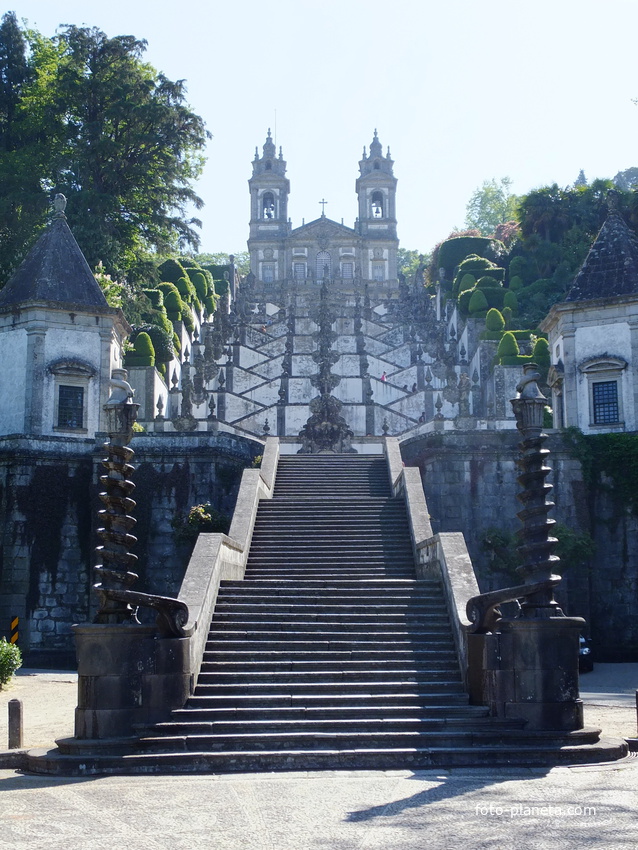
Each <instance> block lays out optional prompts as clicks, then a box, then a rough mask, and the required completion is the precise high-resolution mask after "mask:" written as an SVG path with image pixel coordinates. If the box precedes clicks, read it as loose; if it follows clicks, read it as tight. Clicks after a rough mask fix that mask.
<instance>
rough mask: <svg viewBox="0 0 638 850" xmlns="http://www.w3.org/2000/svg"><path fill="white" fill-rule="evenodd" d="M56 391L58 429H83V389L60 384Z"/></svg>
mask: <svg viewBox="0 0 638 850" xmlns="http://www.w3.org/2000/svg"><path fill="white" fill-rule="evenodd" d="M58 391H59V395H58V428H64V429H69V430H77V429H78V428H83V427H84V387H78V386H66V385H65V384H60V386H59V388H58Z"/></svg>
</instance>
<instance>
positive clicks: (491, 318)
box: [485, 307, 505, 331]
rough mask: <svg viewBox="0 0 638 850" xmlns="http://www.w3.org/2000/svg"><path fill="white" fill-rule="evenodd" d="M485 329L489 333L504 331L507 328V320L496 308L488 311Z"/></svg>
mask: <svg viewBox="0 0 638 850" xmlns="http://www.w3.org/2000/svg"><path fill="white" fill-rule="evenodd" d="M485 327H486V329H487V330H488V331H502V330H504V328H505V319H504V318H503V315H502V313H501V312H500V311H499V310H497V309H496V308H495V307H492V308H491V309H490V310H488V311H487V316H486V317H485Z"/></svg>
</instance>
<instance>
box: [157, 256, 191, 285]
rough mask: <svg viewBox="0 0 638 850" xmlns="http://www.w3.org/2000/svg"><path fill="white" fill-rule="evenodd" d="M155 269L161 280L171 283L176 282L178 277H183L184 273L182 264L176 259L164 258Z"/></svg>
mask: <svg viewBox="0 0 638 850" xmlns="http://www.w3.org/2000/svg"><path fill="white" fill-rule="evenodd" d="M157 270H158V272H159V274H160V277H161V278H162V280H168V281H170V282H171V283H177V281H178V280H179V279H180V277H184V275H185V274H186V271H185V269H184V266H183V265H182V264H181V263H178V262H177V260H166V261H165V262H163V263H162V264H161V265H160V266H159V267H158V269H157Z"/></svg>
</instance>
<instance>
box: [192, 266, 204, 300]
mask: <svg viewBox="0 0 638 850" xmlns="http://www.w3.org/2000/svg"><path fill="white" fill-rule="evenodd" d="M190 277H191V282H192V284H193V286H194V287H195V292H196V293H197V297H198V298H199V300H200V301H201V302H202V303H203V302H204V299H205V298H206V296H207V295H208V281H207V280H206V275H205V274H204V272H200V271H195V273H194V274H192V275H191V276H190Z"/></svg>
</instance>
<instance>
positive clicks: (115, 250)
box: [0, 16, 209, 279]
mask: <svg viewBox="0 0 638 850" xmlns="http://www.w3.org/2000/svg"><path fill="white" fill-rule="evenodd" d="M5 18H6V16H5ZM14 18H15V16H14ZM9 23H11V25H12V29H11V32H10V31H9V29H8V28H7V34H6V39H5V40H6V41H7V45H9V35H11V37H12V39H13V41H14V42H15V43H16V44H18V46H19V38H18V35H19V34H20V33H19V28H18V34H16V32H15V26H17V24H16V25H15V26H13V24H14V23H15V21H11V22H10V21H8V20H7V27H8V25H9ZM3 24H4V21H3ZM0 36H2V32H1V31H0ZM25 39H26V40H27V41H28V45H29V48H30V50H29V51H27V50H24V49H23V51H22V53H20V50H19V49H16V50H14V51H13V54H12V58H11V59H9V60H7V66H8V67H10V68H12V69H19V68H20V67H22V65H21V64H20V63H21V61H22V60H21V56H23V57H24V59H25V61H26V63H27V69H28V71H29V74H30V76H29V75H27V76H26V77H25V81H24V83H22V84H21V88H20V90H19V91H17V100H16V103H17V105H16V107H15V111H16V112H17V113H20V114H21V115H22V130H23V132H24V133H25V134H26V135H27V136H28V137H29V138H30V139H34V140H37V141H38V144H34V145H28V144H27V145H26V146H23V151H24V152H25V153H24V155H23V160H24V161H25V162H26V164H27V166H28V167H29V168H30V172H31V173H32V174H33V177H34V180H36V181H37V184H38V192H39V199H40V203H41V204H42V203H43V204H44V206H45V207H46V206H47V205H48V203H49V200H50V198H51V196H52V194H55V193H56V192H63V193H64V194H65V195H66V196H67V198H68V201H69V203H68V206H67V217H68V219H69V224H70V225H71V227H72V228H73V231H74V234H75V236H76V238H77V240H78V242H79V244H80V247H81V248H82V250H83V251H84V253H85V256H86V258H87V260H88V262H89V265H91V266H92V267H96V266H97V264H98V263H99V262H102V264H103V267H104V269H105V271H106V272H107V273H109V274H112V275H115V276H117V277H123V276H128V277H129V278H130V279H135V277H136V276H140V277H143V276H144V274H145V273H146V272H147V270H148V266H147V263H146V261H147V259H148V255H149V254H153V253H158V252H160V253H170V252H173V251H177V250H178V249H180V248H182V249H184V248H190V249H196V248H197V247H198V244H199V237H198V233H197V229H196V228H197V227H198V226H199V224H200V222H199V221H198V219H197V218H195V217H193V215H192V212H193V210H194V209H197V208H200V207H201V206H202V201H201V199H200V198H199V197H198V196H197V194H196V193H195V191H194V190H193V182H194V181H195V179H196V178H197V177H198V176H199V174H200V172H201V168H202V165H203V158H202V151H203V149H204V146H205V142H206V138H207V136H208V135H209V134H208V133H207V132H206V129H205V127H204V124H203V121H202V119H201V118H200V117H199V116H197V115H195V113H193V112H192V111H191V110H190V108H189V107H188V105H187V103H186V91H185V86H184V82H183V81H178V82H172V81H171V80H169V79H167V77H165V76H164V75H163V74H161V73H158V72H157V71H156V70H155V69H154V68H152V67H151V65H149V64H148V63H146V62H145V61H144V59H143V55H144V51H145V49H146V43H145V42H144V41H141V40H139V39H136V38H134V37H133V36H128V35H126V36H116V37H115V38H109V37H108V36H106V35H105V34H104V33H103V32H102V31H101V30H99V29H95V28H88V27H75V26H68V27H66V28H65V29H64V30H63V31H62V32H60V33H59V34H58V35H56V36H55V37H54V38H53V39H45V38H43V37H42V36H40V35H39V34H37V33H32V32H28V33H22V41H23V42H24V41H25ZM22 46H23V48H24V44H23V45H22ZM7 52H8V46H7ZM2 55H3V54H2V53H0V56H2ZM0 61H1V60H0ZM16 72H17V71H16ZM27 141H28V139H27ZM2 157H3V159H4V152H3V153H2ZM6 161H8V160H6ZM0 173H2V174H4V163H0ZM21 179H22V180H23V182H25V181H26V176H25V178H21ZM2 190H4V185H2V186H1V187H0V195H2V194H4V192H3V191H2ZM18 259H20V258H19V257H16V258H15V260H18ZM14 264H15V263H14Z"/></svg>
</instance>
